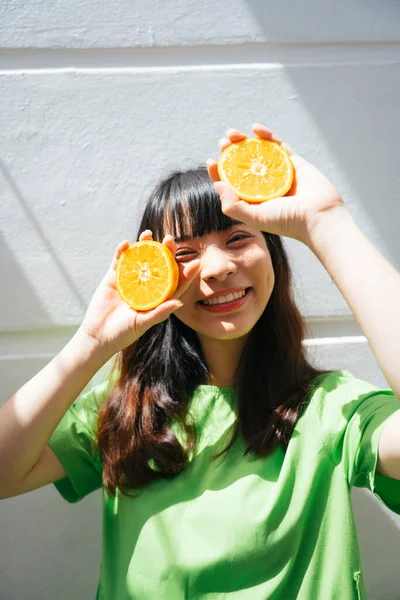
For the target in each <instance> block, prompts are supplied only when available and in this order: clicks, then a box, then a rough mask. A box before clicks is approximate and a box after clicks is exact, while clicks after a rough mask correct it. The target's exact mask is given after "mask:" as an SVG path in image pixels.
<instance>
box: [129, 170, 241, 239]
mask: <svg viewBox="0 0 400 600" xmlns="http://www.w3.org/2000/svg"><path fill="white" fill-rule="evenodd" d="M238 223H240V221H236V220H234V219H231V218H230V217H228V216H226V215H224V213H223V212H222V210H221V201H220V199H219V196H218V194H217V192H216V191H215V189H214V186H213V184H212V182H211V180H210V177H209V175H208V171H207V168H206V167H203V166H201V167H198V168H197V169H188V170H187V171H175V172H173V173H171V174H170V175H169V176H168V177H167V178H165V179H163V180H162V181H161V182H160V183H159V184H158V185H157V187H156V188H155V189H154V190H153V192H152V194H151V196H150V198H149V201H148V203H147V206H146V208H145V210H144V213H143V217H142V221H141V223H140V226H139V232H138V236H137V239H139V235H140V233H141V232H142V231H144V230H145V229H151V231H152V232H153V239H154V240H156V241H159V242H161V241H162V239H163V237H164V236H165V235H167V234H168V233H170V234H171V235H173V236H174V238H176V241H183V240H184V239H186V238H190V237H201V236H203V235H204V234H206V233H211V231H224V230H225V229H229V228H230V227H232V225H235V224H238Z"/></svg>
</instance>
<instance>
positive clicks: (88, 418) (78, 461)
mask: <svg viewBox="0 0 400 600" xmlns="http://www.w3.org/2000/svg"><path fill="white" fill-rule="evenodd" d="M109 389H110V387H109V382H108V381H105V382H103V383H101V384H99V385H97V386H95V387H93V388H91V389H90V390H89V391H88V392H86V393H84V394H81V396H79V398H78V399H77V400H76V401H75V402H74V403H73V404H72V405H71V406H70V408H69V409H68V410H67V412H66V413H65V415H64V416H63V418H62V419H61V421H60V423H59V424H58V426H57V428H56V429H55V431H54V433H53V435H52V436H51V438H50V440H49V441H48V445H49V446H50V448H51V449H52V450H53V452H54V453H55V454H56V456H57V458H58V460H59V461H60V462H61V464H62V466H63V467H64V470H65V472H66V474H67V477H65V478H64V479H60V480H58V481H55V482H54V485H55V487H56V488H57V490H58V491H59V492H60V494H61V495H62V496H63V498H65V500H67V501H68V502H71V503H73V502H78V501H79V500H82V498H84V497H85V496H87V495H88V494H90V493H91V492H93V491H94V490H97V489H99V488H101V487H102V464H101V457H100V453H99V451H98V449H96V447H95V436H96V427H97V417H98V410H99V406H100V404H101V403H102V402H103V401H104V400H105V399H106V397H107V395H108V392H109Z"/></svg>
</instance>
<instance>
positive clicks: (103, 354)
mask: <svg viewBox="0 0 400 600" xmlns="http://www.w3.org/2000/svg"><path fill="white" fill-rule="evenodd" d="M144 237H149V234H148V233H146V232H143V234H142V235H141V237H140V239H143V238H144ZM163 243H166V244H167V245H169V247H170V249H171V250H174V243H173V242H172V237H171V236H168V237H166V238H164V240H163ZM128 244H129V242H127V241H126V242H122V243H121V244H120V245H119V246H118V248H117V250H116V253H115V255H114V257H113V260H112V263H111V265H110V268H109V270H108V271H107V273H106V275H105V277H104V278H103V280H102V281H101V283H100V285H99V287H98V288H97V290H96V292H95V294H94V296H93V298H92V300H91V302H90V305H89V307H88V310H87V312H86V315H85V318H84V321H83V323H82V325H81V327H80V328H79V329H78V331H77V333H76V334H75V335H74V336H73V338H72V339H71V340H70V341H69V342H68V344H67V345H66V346H65V347H64V348H63V349H62V350H61V352H60V353H59V354H58V355H57V356H56V357H55V358H54V359H53V360H52V361H51V362H50V363H49V364H48V365H47V366H46V367H44V369H42V370H41V371H40V372H39V373H38V374H37V375H35V376H34V377H33V378H32V379H31V380H30V381H28V382H27V383H26V384H25V385H23V386H22V387H21V388H20V389H19V390H18V391H17V392H16V393H15V394H14V395H13V396H12V397H11V398H10V399H9V400H8V401H7V402H6V403H5V404H4V405H3V406H2V407H1V408H0V498H9V497H11V496H15V495H18V494H21V493H24V492H27V491H30V490H31V489H36V488H38V487H41V486H42V485H45V484H47V483H50V482H51V481H56V480H57V479H61V478H62V477H63V476H64V475H65V472H64V470H63V468H62V466H61V464H60V463H59V461H58V459H57V458H56V456H55V455H54V453H53V452H52V451H51V450H50V448H49V447H47V442H48V441H49V439H50V437H51V436H52V434H53V432H54V430H55V429H56V427H57V425H58V423H59V422H60V421H61V419H62V417H63V416H64V414H65V413H66V411H67V410H68V408H69V407H70V406H71V405H72V403H73V402H74V401H75V400H76V398H77V397H78V396H79V394H80V393H81V392H82V390H83V388H84V387H85V386H86V385H87V383H88V382H89V381H90V380H91V378H92V377H93V376H94V375H95V373H96V372H97V371H98V370H99V369H100V368H101V367H102V366H103V365H104V364H105V363H106V362H107V361H108V360H109V359H110V358H111V357H112V356H113V355H114V354H115V353H116V352H118V351H119V350H122V349H123V348H126V347H127V346H129V345H131V344H132V343H134V342H135V340H137V339H138V338H139V337H140V336H141V335H143V333H144V332H145V331H147V329H149V328H150V327H151V326H153V325H155V324H156V323H160V322H161V321H163V320H164V319H166V318H167V317H168V316H169V315H170V314H171V313H172V311H173V310H176V309H177V308H179V307H180V306H182V302H180V301H179V300H178V299H177V298H178V297H179V296H180V295H181V294H182V293H183V292H184V291H185V290H186V289H187V287H188V286H189V284H190V282H191V280H192V279H193V277H194V276H195V274H196V272H197V267H198V264H192V265H182V264H181V265H179V267H180V280H179V285H178V288H177V291H176V293H175V295H174V297H173V298H171V299H170V300H167V301H165V302H163V303H162V304H161V305H160V306H158V307H157V308H155V309H153V310H149V311H147V312H136V311H134V310H132V309H131V308H130V307H129V306H128V305H127V304H125V303H124V302H123V301H122V300H121V298H120V297H119V295H118V293H117V291H116V285H115V267H116V264H117V260H118V258H119V256H120V254H121V252H122V251H123V250H124V249H125V248H126V247H127V245H128Z"/></svg>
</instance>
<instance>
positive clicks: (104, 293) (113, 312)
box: [79, 229, 199, 358]
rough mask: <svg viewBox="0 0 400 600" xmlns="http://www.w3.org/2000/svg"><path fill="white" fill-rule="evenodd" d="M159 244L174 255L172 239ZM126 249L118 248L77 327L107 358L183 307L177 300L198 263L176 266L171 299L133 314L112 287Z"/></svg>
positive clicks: (143, 235) (148, 234) (147, 234)
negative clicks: (176, 280)
mask: <svg viewBox="0 0 400 600" xmlns="http://www.w3.org/2000/svg"><path fill="white" fill-rule="evenodd" d="M144 239H150V240H151V239H152V232H151V231H150V230H149V229H146V231H143V232H142V233H141V234H140V237H139V240H144ZM162 243H163V244H165V245H166V246H167V247H168V248H169V249H170V250H171V252H172V253H173V255H174V256H175V252H176V244H175V242H174V239H173V237H172V236H171V235H167V236H165V237H164V239H163V242H162ZM128 246H129V242H128V241H127V240H125V241H124V242H121V243H120V244H119V245H118V247H117V249H116V252H115V254H114V258H113V259H112V262H111V265H110V268H109V269H108V271H107V273H106V275H105V276H104V278H103V279H102V281H101V282H100V285H99V287H98V288H97V290H96V291H95V293H94V295H93V297H92V299H91V301H90V304H89V307H88V309H87V311H86V315H85V317H84V320H83V322H82V325H81V326H80V328H79V331H80V333H81V334H84V335H86V336H88V337H89V338H91V340H94V341H95V342H96V343H98V345H99V347H100V348H101V350H102V351H104V353H105V354H106V356H109V357H110V358H111V356H112V355H113V354H115V353H116V352H119V351H120V350H123V349H124V348H126V347H127V346H130V345H131V344H133V342H135V341H136V340H137V339H139V337H140V336H142V335H143V334H144V333H145V332H146V331H147V330H148V329H150V327H152V326H153V325H156V324H157V323H161V322H162V321H164V320H165V319H167V318H168V317H169V315H170V314H171V313H172V312H173V311H175V310H178V309H179V308H180V307H181V306H183V304H182V302H181V301H180V300H178V298H179V297H180V296H181V295H182V294H183V293H184V292H185V291H186V290H187V288H188V287H189V285H190V284H191V282H192V280H193V279H194V277H195V276H196V275H197V272H198V267H199V261H198V260H194V261H190V263H187V264H185V263H179V265H178V266H179V283H178V287H177V289H176V292H175V294H174V295H173V297H172V298H170V299H169V300H166V301H165V302H163V303H162V304H160V305H159V306H157V307H156V308H153V309H152V310H149V311H146V312H140V311H135V310H134V309H132V308H131V307H130V306H128V304H126V303H125V302H124V301H123V300H122V299H121V297H120V295H119V294H118V292H117V287H116V266H117V262H118V259H119V257H120V255H121V253H122V252H123V251H124V250H126V249H127V248H128Z"/></svg>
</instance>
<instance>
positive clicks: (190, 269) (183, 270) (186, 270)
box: [173, 259, 200, 298]
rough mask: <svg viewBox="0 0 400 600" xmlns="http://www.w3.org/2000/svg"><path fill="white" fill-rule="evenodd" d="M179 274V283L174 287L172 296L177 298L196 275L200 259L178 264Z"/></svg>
mask: <svg viewBox="0 0 400 600" xmlns="http://www.w3.org/2000/svg"><path fill="white" fill-rule="evenodd" d="M179 269H180V274H179V283H178V287H177V288H176V291H175V294H174V296H173V297H174V298H179V297H180V296H182V294H184V293H185V292H186V290H187V289H188V287H189V286H190V284H191V283H192V281H193V279H194V278H195V277H196V276H197V275H198V272H199V269H200V261H199V259H196V260H191V261H190V263H188V264H183V263H180V264H179Z"/></svg>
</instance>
